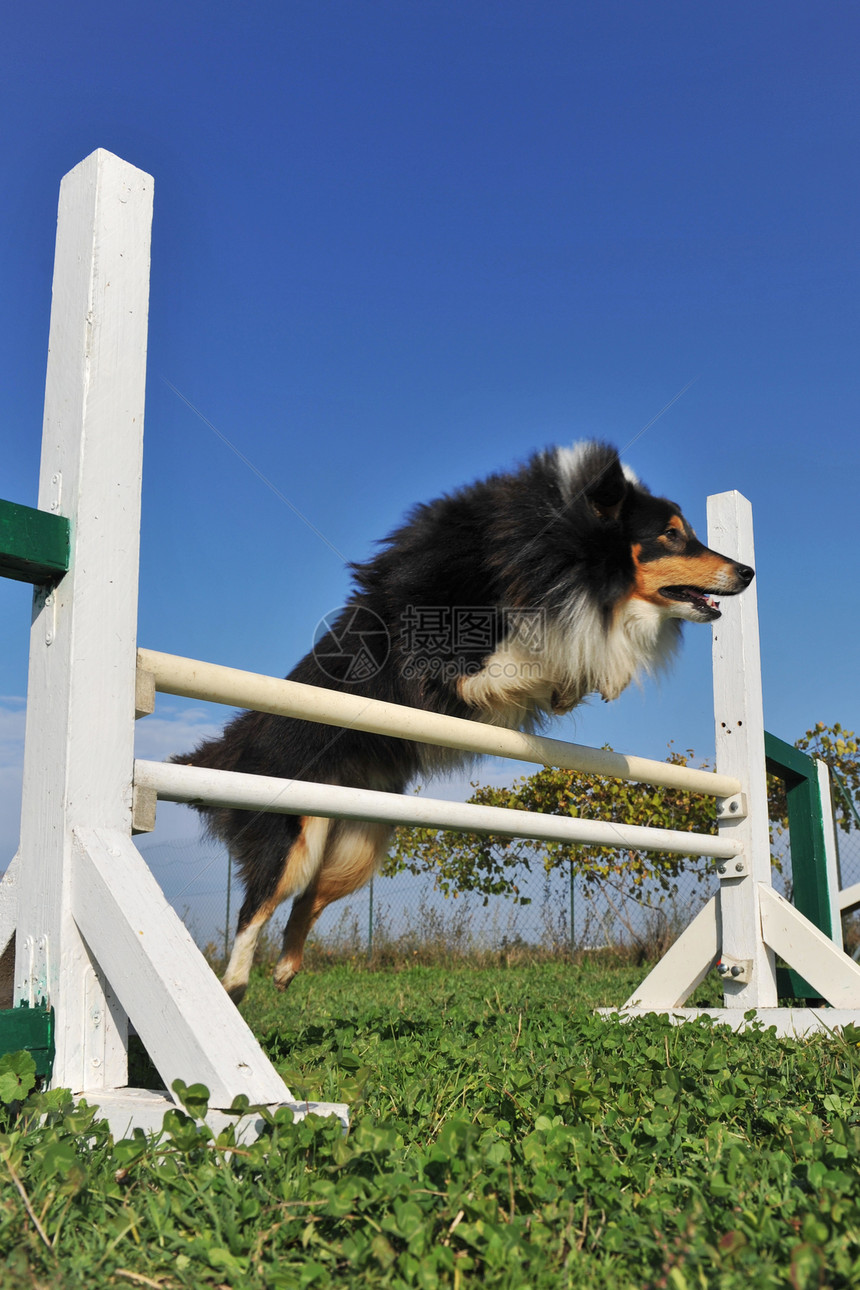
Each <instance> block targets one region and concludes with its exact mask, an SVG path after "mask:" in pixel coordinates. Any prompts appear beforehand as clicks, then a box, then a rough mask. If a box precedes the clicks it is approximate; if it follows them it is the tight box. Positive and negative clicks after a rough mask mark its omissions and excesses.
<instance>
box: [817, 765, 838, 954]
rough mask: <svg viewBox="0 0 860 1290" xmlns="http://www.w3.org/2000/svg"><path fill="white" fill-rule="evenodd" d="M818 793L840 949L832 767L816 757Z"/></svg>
mask: <svg viewBox="0 0 860 1290" xmlns="http://www.w3.org/2000/svg"><path fill="white" fill-rule="evenodd" d="M815 770H816V774H817V777H818V793H819V797H820V799H821V824H822V827H823V829H824V858H825V864H826V866H827V898H828V902H829V904H830V931H831V936H830V939H831V940H832V941H833V944H834V945H838V946H839V949H840V950H842V949H844V948H845V947H844V944H843V941H842V910H841V909H840V908H839V847H838V844H837V842H836V821H835V820H834V818H833V790H832V788H831V785H830V769H829V767H828V765H827V762H826V761H822V760H821V758H820V757H816V758H815Z"/></svg>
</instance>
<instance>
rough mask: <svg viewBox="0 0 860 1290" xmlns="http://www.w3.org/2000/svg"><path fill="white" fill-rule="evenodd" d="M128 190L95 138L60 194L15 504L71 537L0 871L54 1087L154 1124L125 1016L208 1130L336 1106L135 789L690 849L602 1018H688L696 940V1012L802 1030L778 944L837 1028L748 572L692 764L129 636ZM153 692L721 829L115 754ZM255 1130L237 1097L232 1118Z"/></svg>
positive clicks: (1, 907)
mask: <svg viewBox="0 0 860 1290" xmlns="http://www.w3.org/2000/svg"><path fill="white" fill-rule="evenodd" d="M152 187H153V184H152V180H151V178H150V177H149V176H148V175H145V174H144V173H143V172H142V171H139V170H136V169H135V168H134V167H132V166H129V165H128V164H127V163H126V162H123V161H121V160H120V159H119V158H117V157H114V156H112V155H111V154H110V153H107V152H103V151H98V152H95V153H93V154H92V156H90V157H88V158H87V159H86V160H85V161H83V162H82V163H81V164H80V165H79V166H77V167H76V168H75V170H73V171H72V172H71V173H70V174H69V175H67V176H66V177H65V179H64V180H63V183H62V186H61V191H60V211H59V220H58V229H57V250H56V258H55V266H54V285H53V308H52V313H51V328H50V342H49V361H48V374H47V382H46V395H45V419H44V432H43V440H42V462H41V473H40V485H39V502H38V504H39V507H40V508H41V509H43V510H46V511H54V512H56V513H57V514H60V515H64V516H67V517H68V518H69V519H70V521H71V533H72V549H71V558H70V563H69V570H68V573H67V574H66V575H65V576H64V577H63V578H62V579H61V580H60V581H59V583H58V584H57V585H56V587H55V588H54V589H53V590H52V591H50V592H49V591H48V590H47V589H42V590H41V591H37V594H36V597H35V601H34V612H33V622H32V629H31V637H30V677H29V691H28V705H27V732H26V744H25V759H24V795H23V807H22V818H21V842H20V847H19V854H18V856H17V858H16V860H15V861H14V862H13V863H12V865H11V866H10V867H9V870H8V871H7V873H6V875H5V876H4V880H3V882H2V884H0V953H2V951H3V950H4V949H5V947H6V945H7V944H8V942H9V940H10V938H11V937H12V935H13V934H14V935H15V942H16V955H15V973H14V978H15V980H14V994H15V1003H16V1005H17V1004H18V1003H21V1002H24V1003H30V1004H37V1003H39V1002H41V1001H45V1002H47V1003H48V1004H50V1006H51V1007H52V1008H53V1009H54V1012H55V1043H56V1056H55V1061H54V1067H53V1075H52V1083H53V1084H54V1085H55V1086H62V1087H68V1088H70V1089H71V1090H72V1091H73V1092H74V1093H76V1094H81V1095H83V1096H85V1097H86V1098H87V1100H88V1101H89V1102H90V1103H91V1104H95V1105H97V1106H99V1107H100V1109H101V1110H102V1113H103V1114H104V1115H105V1116H106V1117H108V1118H109V1120H110V1123H111V1127H112V1129H113V1130H114V1132H115V1133H117V1134H125V1133H128V1132H129V1131H130V1130H131V1128H133V1127H135V1126H140V1127H144V1128H147V1129H149V1128H157V1127H160V1117H161V1115H162V1114H163V1110H164V1108H165V1107H169V1106H172V1105H173V1102H172V1100H171V1099H170V1098H169V1097H167V1096H165V1095H162V1094H155V1095H153V1094H152V1093H151V1092H149V1091H147V1090H135V1089H129V1088H127V1082H128V1064H127V1036H128V1022H129V1019H131V1021H132V1023H133V1024H134V1026H135V1028H136V1030H137V1032H138V1034H139V1035H140V1037H141V1039H142V1041H143V1043H144V1045H145V1047H146V1049H147V1051H148V1053H149V1055H150V1057H151V1058H152V1060H153V1062H154V1063H155V1065H156V1067H157V1069H158V1071H159V1074H160V1075H161V1077H162V1079H163V1080H164V1082H165V1085H166V1087H168V1088H169V1087H170V1086H171V1083H172V1081H173V1080H174V1079H176V1078H181V1079H183V1080H184V1081H185V1082H186V1083H188V1084H191V1083H196V1082H200V1083H204V1084H206V1085H207V1087H208V1088H209V1091H210V1100H209V1105H210V1107H211V1108H212V1110H211V1113H210V1114H211V1116H212V1117H213V1118H212V1119H211V1120H210V1123H211V1124H212V1125H213V1128H214V1127H215V1126H216V1125H219V1124H220V1125H223V1123H225V1122H226V1121H225V1120H224V1119H223V1116H222V1113H224V1112H226V1111H227V1110H228V1109H229V1107H230V1106H231V1103H232V1102H233V1100H234V1098H235V1097H236V1096H237V1095H242V1096H244V1097H246V1098H247V1099H248V1101H249V1103H250V1104H251V1105H252V1107H253V1106H255V1105H257V1106H260V1105H263V1106H268V1107H276V1106H289V1107H290V1108H291V1109H292V1110H293V1111H294V1114H296V1115H302V1114H306V1113H307V1112H308V1111H316V1112H318V1113H323V1114H328V1113H330V1114H335V1115H337V1116H339V1117H340V1118H341V1119H342V1120H345V1119H346V1110H347V1109H346V1107H345V1106H343V1105H341V1104H319V1103H317V1104H315V1103H311V1104H307V1103H300V1102H298V1101H297V1100H296V1099H295V1098H293V1096H292V1094H291V1093H290V1091H289V1089H288V1088H287V1087H286V1085H285V1084H284V1082H283V1080H282V1079H281V1077H280V1076H279V1075H278V1073H277V1071H276V1070H275V1069H274V1067H273V1066H272V1064H271V1063H270V1062H269V1060H268V1058H267V1057H266V1055H265V1053H264V1052H263V1050H262V1049H261V1047H260V1045H259V1044H258V1043H257V1041H256V1039H255V1038H254V1036H253V1035H252V1034H251V1032H250V1030H249V1029H248V1027H247V1026H246V1024H245V1022H244V1021H243V1019H242V1017H241V1015H240V1014H239V1012H238V1011H237V1009H236V1008H235V1007H234V1006H233V1004H232V1003H231V1002H230V1000H229V998H228V997H227V995H226V993H225V992H224V990H223V989H222V987H221V986H220V984H219V983H218V981H217V980H216V979H215V976H214V975H213V973H212V972H211V970H210V969H209V967H208V965H207V964H206V963H205V961H204V959H203V957H202V955H201V954H200V952H199V950H198V949H197V947H196V946H195V945H194V943H193V941H192V939H191V937H190V935H189V933H188V932H187V930H186V928H185V927H184V926H183V924H182V922H181V921H180V919H179V918H178V917H177V915H176V913H175V912H174V911H173V910H172V909H171V908H170V906H169V905H168V904H167V902H166V900H165V898H164V896H163V893H162V892H161V890H160V889H159V887H158V885H157V883H156V882H155V880H154V878H153V877H152V874H151V873H150V871H149V869H148V868H147V866H146V864H145V862H144V860H143V857H142V856H141V854H140V852H139V851H138V850H137V848H136V847H135V845H134V843H133V841H132V832H133V828H135V829H137V830H141V829H145V828H148V827H152V825H153V823H154V817H155V809H156V802H157V799H158V798H159V797H162V798H169V799H171V800H174V801H190V802H194V801H197V802H207V803H211V804H216V803H217V804H222V805H231V806H239V807H244V808H247V809H271V810H284V811H289V812H292V813H300V814H307V813H312V814H317V815H328V816H335V817H337V816H340V817H342V818H349V819H355V818H358V819H375V820H385V821H388V822H390V823H397V824H424V825H426V826H428V827H439V828H458V829H464V830H467V831H476V832H492V833H504V834H507V835H508V836H524V837H529V838H533V839H535V840H545V841H546V840H564V841H574V840H575V841H580V842H583V843H590V844H592V845H602V846H606V845H615V846H620V847H635V848H639V847H647V848H650V849H654V850H659V851H674V852H676V853H681V854H689V855H710V856H712V857H714V858H715V860H716V862H717V874H718V876H719V892H718V893H717V895H715V896H714V897H713V899H712V900H711V901H710V902H709V903H708V905H707V906H706V907H705V908H704V909H703V910H702V911H701V913H700V914H699V915H698V916H697V918H696V919H695V920H694V921H693V923H692V924H691V925H690V927H689V928H688V929H687V930H686V931H685V932H684V934H683V935H682V936H681V937H680V938H679V940H678V941H677V942H676V944H675V945H674V946H673V947H672V949H671V950H670V951H669V953H668V954H667V955H666V956H665V957H664V958H663V959H662V960H661V962H660V963H659V964H658V965H657V966H656V967H655V968H654V970H653V971H652V972H651V973H650V974H649V975H648V977H646V979H645V980H644V981H643V982H642V984H641V985H640V986H639V988H638V989H637V990H636V992H635V993H634V995H633V996H632V997H631V999H629V1000H628V1001H627V1005H626V1015H629V1016H631V1017H632V1016H635V1015H639V1013H640V1012H642V1011H648V1012H665V1013H667V1014H668V1015H671V1016H673V1017H683V1016H691V1015H699V1014H697V1013H694V1012H690V1011H686V1010H684V1008H683V1005H684V1003H685V1002H686V999H687V998H689V996H690V994H691V992H692V991H693V990H694V989H695V988H696V986H697V985H698V983H699V982H700V981H701V980H702V979H703V978H704V976H705V975H706V973H707V972H709V971H710V970H711V968H712V967H713V966H714V963H715V961H716V959H717V957H720V958H721V961H722V965H723V967H724V969H725V973H726V974H725V976H724V977H723V982H724V987H723V988H724V1001H725V1005H726V1006H725V1009H723V1010H717V1011H716V1012H714V1010H707V1011H708V1015H711V1016H714V1015H716V1016H718V1017H719V1018H720V1019H724V1020H727V1021H728V1022H729V1024H731V1025H732V1026H735V1027H738V1026H740V1025H743V1024H744V1014H746V1013H749V1012H750V1010H754V1014H755V1015H756V1016H757V1017H759V1018H761V1019H762V1020H764V1021H765V1022H766V1023H767V1024H770V1023H771V1022H772V1021H773V1022H774V1024H777V1025H778V1026H779V1027H781V1030H780V1033H806V1030H805V1029H804V1030H803V1031H802V1032H801V1031H798V1029H797V1027H798V1025H801V1024H802V1026H803V1027H804V1028H806V1027H808V1026H809V1025H810V1024H811V1022H810V1018H809V1010H805V1009H779V1008H777V990H776V971H775V957H776V955H777V954H779V955H780V956H781V957H783V958H784V959H785V960H786V961H787V962H788V964H789V965H790V966H791V967H793V968H795V969H796V970H797V971H798V972H800V973H801V975H802V976H803V977H805V978H806V980H808V981H809V982H810V983H812V984H813V985H814V986H815V988H816V989H818V990H819V991H820V993H821V995H822V997H824V998H825V999H827V1000H828V1002H829V1003H830V1004H831V1005H832V1006H831V1008H829V1009H822V1010H820V1013H821V1016H822V1024H823V1025H827V1026H828V1027H831V1028H832V1027H833V1026H838V1025H841V1024H845V1022H846V1021H848V1020H850V1021H852V1022H854V1023H855V1024H857V1023H858V1021H860V967H858V966H857V965H856V964H855V963H854V962H853V961H852V960H851V959H849V958H848V957H847V956H846V955H845V954H843V953H842V952H841V950H839V949H837V948H836V947H835V946H834V945H833V943H832V942H830V941H828V940H827V938H825V937H824V936H822V934H821V933H820V932H818V931H817V929H816V928H814V927H813V926H812V924H811V923H809V922H808V920H806V919H805V918H803V917H802V915H800V914H799V913H798V912H797V911H796V910H795V909H794V908H793V907H792V906H791V905H789V904H788V903H787V902H786V901H783V900H782V899H781V898H780V897H779V896H777V895H776V893H775V892H774V891H773V889H772V886H771V873H770V845H769V830H768V812H767V792H766V780H765V759H764V726H763V720H762V704H761V678H760V665H759V648H758V617H757V609H756V595H755V584H753V586H752V587H751V588H749V589H748V590H747V591H745V592H744V594H743V595H742V596H739V597H737V598H732V599H728V600H725V601H724V602H723V617H722V618H721V619H720V620H719V622H718V623H717V624H715V626H714V655H713V660H714V712H715V722H716V735H717V738H716V750H717V757H716V762H717V765H716V773H712V772H707V771H701V770H695V769H691V768H682V767H675V766H671V765H668V764H665V763H661V762H654V761H649V760H648V759H645V758H637V757H626V756H624V755H623V754H616V753H608V752H605V751H601V750H597V749H585V748H582V747H580V746H577V745H573V744H567V743H564V742H562V741H559V740H552V739H542V738H538V737H537V736H532V735H524V734H520V733H517V732H515V731H509V730H503V729H500V728H497V727H493V726H489V725H484V724H481V723H478V722H469V721H460V720H456V719H454V718H446V717H442V716H440V715H438V714H433V713H427V712H423V711H422V712H414V711H412V710H410V709H406V708H400V707H397V706H396V705H391V704H379V703H374V702H372V701H370V700H367V699H364V698H361V697H359V696H354V695H344V694H339V693H335V692H333V691H330V690H315V689H313V688H312V687H307V686H298V685H296V684H295V683H292V682H287V681H281V680H277V679H275V678H265V677H259V676H255V675H254V674H251V673H245V672H237V671H235V670H234V669H228V668H221V667H218V666H216V665H214V664H207V663H200V662H197V661H194V660H190V659H182V658H178V657H176V656H171V655H165V654H159V653H158V652H156V651H151V650H141V651H140V652H139V654H138V651H137V641H136V625H137V578H138V544H139V532H140V487H141V464H142V443H143V413H144V385H145V371H146V318H147V309H148V283H149V235H150V223H151V215H152ZM84 444H86V452H84ZM708 520H709V540H710V542H711V545H713V546H714V547H716V548H718V549H720V550H722V551H725V552H726V553H727V554H729V555H731V556H733V557H735V558H737V559H739V560H742V561H743V562H744V563H746V564H754V563H755V560H754V551H753V537H752V515H751V509H750V506H749V503H748V502H747V501H746V499H744V498H743V497H741V496H740V494H738V493H724V494H721V495H720V496H718V497H712V498H710V499H709V502H708ZM138 661H139V663H140V667H139V668H138ZM156 690H163V691H166V692H168V693H174V694H184V695H188V696H192V695H193V696H194V697H198V698H204V699H214V700H216V701H217V702H221V703H229V704H231V705H241V706H249V707H255V708H258V709H260V710H262V711H268V712H275V713H283V714H288V715H292V716H298V717H302V718H303V719H305V720H313V721H321V722H324V723H326V724H331V725H340V726H343V725H349V726H355V727H357V728H359V729H364V730H370V731H376V732H378V733H384V734H387V735H392V736H396V737H400V738H408V739H415V740H418V741H421V742H425V743H431V744H438V745H442V746H446V747H449V748H459V749H462V750H464V751H469V752H473V753H483V754H490V755H495V756H503V757H513V758H517V759H522V760H526V761H531V762H536V763H538V764H545V765H554V766H559V767H565V768H571V769H576V770H579V771H585V772H588V773H594V774H604V775H610V776H617V777H619V778H622V779H634V780H641V781H644V782H649V783H652V784H658V785H664V786H667V787H682V788H692V789H695V790H696V791H700V792H703V793H710V794H711V795H713V796H715V797H716V798H717V799H718V811H717V823H718V834H719V836H718V837H710V836H707V835H701V834H694V833H684V832H681V831H664V830H656V829H645V828H639V827H634V826H629V825H624V824H615V823H608V822H605V821H603V822H601V821H588V820H582V819H560V818H557V817H547V816H542V815H536V814H529V813H525V812H515V811H502V810H497V809H494V808H487V807H479V806H474V805H469V804H466V803H450V802H438V801H433V800H427V799H422V798H420V797H419V798H416V797H414V796H407V795H397V794H381V793H371V792H362V791H359V790H354V789H345V788H342V787H336V786H330V785H329V786H325V785H318V784H311V783H308V782H304V781H302V782H298V781H296V782H292V783H288V782H285V781H282V780H273V779H267V778H264V777H263V778H261V777H249V776H241V775H235V774H234V775H230V774H227V773H225V772H208V771H201V770H199V769H198V768H192V767H182V766H171V765H161V764H156V763H152V762H145V761H139V762H137V763H135V761H134V754H133V727H134V722H133V714H134V713H135V712H140V713H143V712H146V711H149V710H151V708H152V704H153V703H154V695H155V692H156ZM251 780H253V781H254V782H253V783H252V782H250V781H251ZM816 1015H817V1014H816ZM795 1016H798V1017H799V1018H800V1020H799V1021H798V1022H795V1021H794V1020H793V1018H794V1017H795ZM825 1018H826V1020H825ZM254 1126H255V1116H254V1115H253V1114H250V1115H249V1116H248V1117H246V1120H245V1122H244V1123H243V1125H242V1132H246V1131H247V1132H250V1133H253V1132H254V1131H255V1128H254Z"/></svg>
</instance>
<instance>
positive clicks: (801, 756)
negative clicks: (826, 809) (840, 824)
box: [764, 731, 833, 1001]
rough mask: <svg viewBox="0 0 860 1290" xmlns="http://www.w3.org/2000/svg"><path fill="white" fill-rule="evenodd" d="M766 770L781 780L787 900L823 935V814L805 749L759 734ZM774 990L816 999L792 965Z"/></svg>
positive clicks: (829, 927)
mask: <svg viewBox="0 0 860 1290" xmlns="http://www.w3.org/2000/svg"><path fill="white" fill-rule="evenodd" d="M764 750H765V761H766V764H767V769H768V770H769V771H770V773H771V774H772V775H776V776H777V778H778V779H781V780H782V782H783V784H784V785H785V796H786V802H787V804H788V836H789V840H790V842H791V876H792V903H793V904H794V906H795V908H796V909H798V910H799V911H800V913H801V914H803V915H804V916H805V917H806V918H808V919H809V921H810V922H811V923H814V924H815V926H816V927H817V928H818V929H819V931H821V932H823V933H824V935H825V936H829V937H830V938H831V940H832V938H833V923H832V921H831V907H830V894H829V892H828V889H827V855H826V851H825V842H824V819H823V817H822V814H821V795H820V792H819V788H818V776H817V773H816V770H815V762H814V761H813V759H812V758H811V757H808V756H807V755H806V753H802V752H800V750H799V749H797V748H794V747H793V746H792V745H791V744H787V743H785V742H784V741H783V740H782V739H778V738H777V737H776V735H771V734H768V732H767V731H765V736H764ZM780 973H781V979H780V982H779V984H778V989H779V993H780V995H781V996H782V997H784V998H791V997H792V995H793V996H794V998H796V999H806V1000H807V1001H813V1000H816V999H817V998H818V995H817V992H816V991H815V990H813V988H812V986H811V985H809V984H808V983H807V982H806V981H804V979H803V977H801V976H800V975H799V974H798V973H797V972H795V971H794V970H793V969H790V968H789V969H780Z"/></svg>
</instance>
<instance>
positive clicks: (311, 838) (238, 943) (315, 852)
mask: <svg viewBox="0 0 860 1290" xmlns="http://www.w3.org/2000/svg"><path fill="white" fill-rule="evenodd" d="M330 825H331V820H323V819H318V818H317V817H316V816H304V817H303V818H302V822H301V832H300V833H299V836H298V837H297V838H296V840H295V842H294V843H293V845H292V846H291V847H290V849H289V851H288V852H287V854H286V856H285V858H284V863H283V865H282V867H281V871H280V873H279V874H278V875H277V880H276V881H275V883H274V884H273V885H270V887H269V888H268V889H267V890H264V891H263V890H261V889H260V887H259V885H256V884H254V883H253V881H251V882H250V883H249V885H248V894H247V896H246V897H245V901H244V903H243V905H242V908H241V910H240V911H239V923H238V927H237V929H236V938H235V940H234V941H233V950H232V953H231V954H230V961H229V963H228V964H227V969H226V971H225V973H224V975H223V977H222V978H221V983H222V985H223V986H224V989H225V990H226V991H227V993H228V994H229V996H230V998H231V999H232V1000H233V1002H234V1003H239V1001H240V1000H241V999H242V997H243V995H244V993H245V991H246V989H247V987H248V978H249V977H250V975H251V968H252V966H253V963H254V951H255V949H256V948H257V941H258V940H259V939H260V933H261V932H262V930H263V928H264V927H265V926H266V923H268V921H269V919H270V918H271V917H272V914H274V912H275V910H276V909H277V908H278V905H280V904H281V902H282V901H284V900H286V899H287V897H288V896H292V895H293V894H294V892H297V891H299V892H300V891H302V890H304V889H307V888H308V886H309V885H310V886H312V885H313V883H314V880H315V878H316V874H317V871H318V870H319V868H320V865H321V864H322V860H323V856H324V854H325V846H326V838H327V837H328V833H329V827H330Z"/></svg>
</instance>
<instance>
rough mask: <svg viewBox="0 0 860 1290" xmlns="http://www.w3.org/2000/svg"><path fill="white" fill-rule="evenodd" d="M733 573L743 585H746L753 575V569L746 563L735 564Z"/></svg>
mask: <svg viewBox="0 0 860 1290" xmlns="http://www.w3.org/2000/svg"><path fill="white" fill-rule="evenodd" d="M735 573H736V574H737V575H738V577H739V578H740V580H741V582H742V583H743V584H744V586H745V587H748V586H749V585H750V583H751V582H752V580H753V578H754V577H755V569H751V568H750V567H749V565H748V564H736V565H735Z"/></svg>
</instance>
